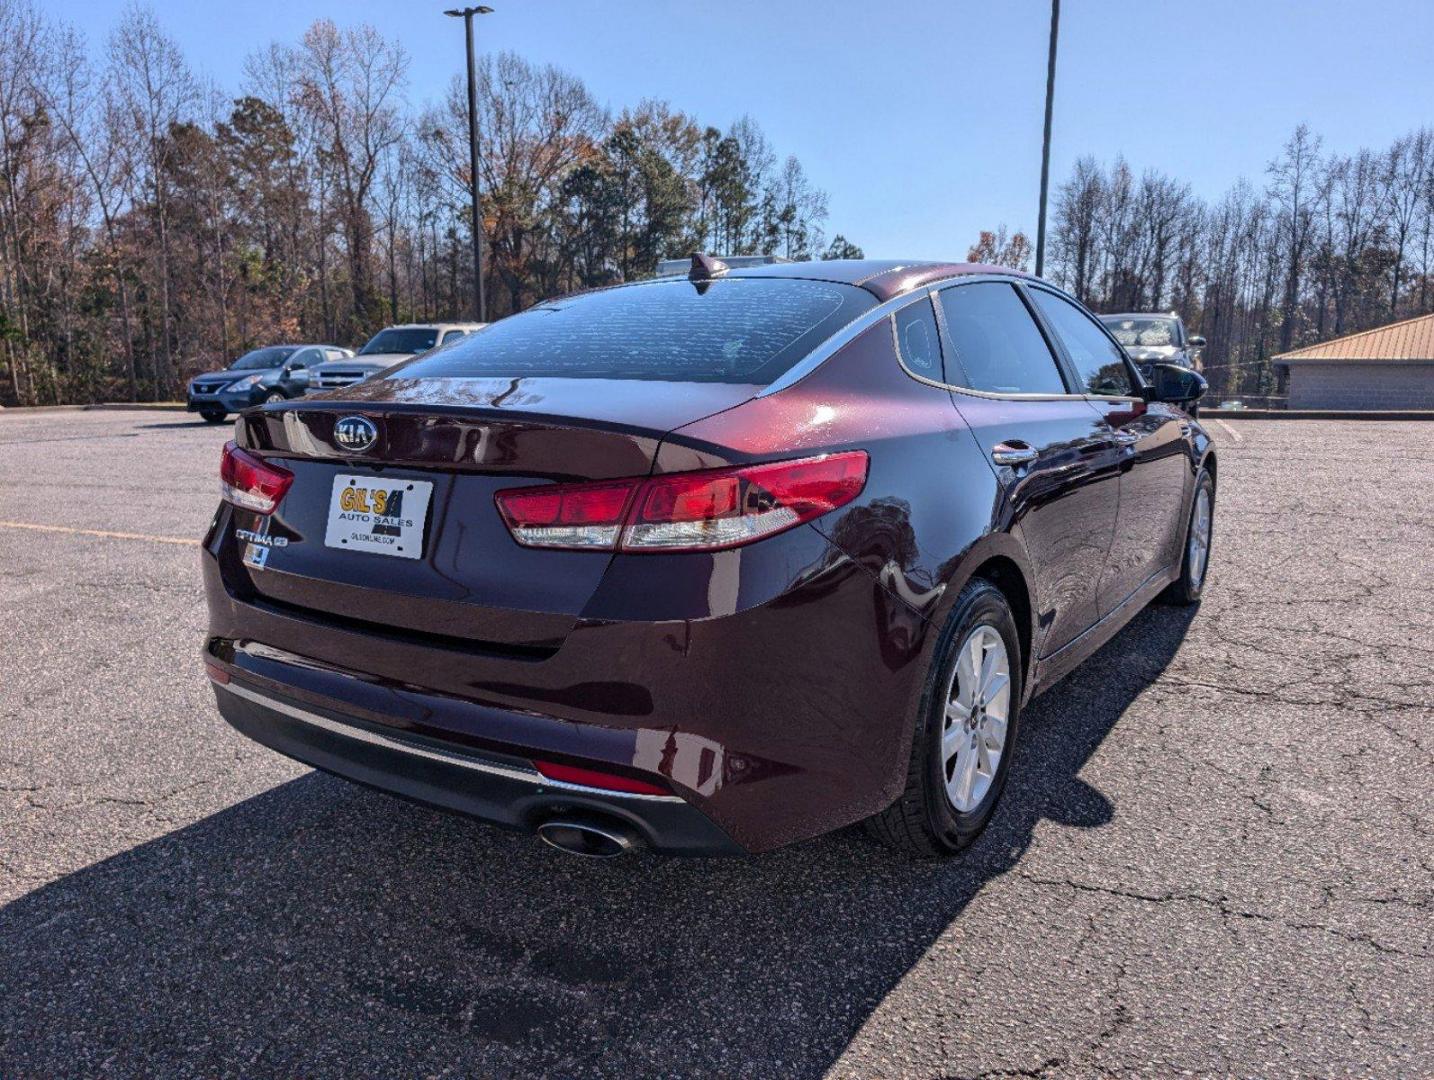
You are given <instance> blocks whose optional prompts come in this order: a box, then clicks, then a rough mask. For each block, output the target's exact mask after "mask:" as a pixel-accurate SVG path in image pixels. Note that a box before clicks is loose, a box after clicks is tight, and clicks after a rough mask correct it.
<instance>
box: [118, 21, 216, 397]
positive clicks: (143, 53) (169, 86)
mask: <svg viewBox="0 0 1434 1080" xmlns="http://www.w3.org/2000/svg"><path fill="white" fill-rule="evenodd" d="M109 52H110V76H109V82H108V86H109V91H110V95H111V97H110V101H111V104H112V106H113V109H114V114H113V118H112V123H113V125H114V129H115V133H116V136H117V137H118V138H119V139H120V140H122V142H121V146H122V148H123V150H124V152H125V153H126V154H127V155H128V157H129V161H128V167H127V168H126V170H125V171H126V174H127V175H128V176H129V177H130V178H131V179H132V181H133V182H134V183H135V184H136V185H137V186H138V187H139V188H140V189H142V190H143V191H144V192H145V197H146V198H147V200H148V207H147V209H148V214H149V217H150V218H151V223H152V229H153V234H154V241H155V243H154V256H155V263H154V273H153V278H152V285H153V290H154V292H155V293H156V294H157V295H158V302H159V310H158V312H157V313H156V314H153V315H152V316H151V341H152V349H151V355H150V364H151V369H150V372H151V386H152V392H153V393H155V394H157V395H168V394H172V393H173V392H174V389H175V365H174V340H173V328H172V326H171V320H170V314H171V313H170V303H171V291H172V289H173V279H172V275H171V250H170V235H169V189H168V185H167V183H166V176H167V174H168V172H169V171H170V168H171V166H172V164H173V161H172V155H173V153H174V144H173V141H172V140H171V139H170V138H169V134H170V129H171V128H172V127H173V126H174V125H176V124H178V123H180V122H181V121H182V120H184V119H185V118H186V117H187V116H188V114H189V113H190V111H191V110H192V109H193V108H194V107H195V105H196V103H197V101H198V90H197V87H196V85H195V82H194V77H193V75H191V74H190V71H189V67H188V65H187V64H186V63H185V61H184V56H183V54H182V53H181V52H180V50H179V46H178V45H176V44H175V43H174V41H173V40H172V39H171V38H169V37H168V36H167V35H166V34H165V33H164V31H163V30H162V29H161V28H160V26H159V23H158V21H157V20H156V19H155V16H154V13H153V12H152V11H149V10H148V9H145V8H139V7H133V8H130V9H129V10H128V11H126V12H125V14H124V16H123V17H122V18H121V19H120V21H119V24H118V25H117V26H116V27H115V29H114V31H113V33H111V34H110V40H109ZM155 324H157V325H155Z"/></svg>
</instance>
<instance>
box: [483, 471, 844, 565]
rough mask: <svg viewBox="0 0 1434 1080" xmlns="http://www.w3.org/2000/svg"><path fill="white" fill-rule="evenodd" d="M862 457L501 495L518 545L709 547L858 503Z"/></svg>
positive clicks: (769, 533)
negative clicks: (853, 502)
mask: <svg viewBox="0 0 1434 1080" xmlns="http://www.w3.org/2000/svg"><path fill="white" fill-rule="evenodd" d="M867 463H868V461H867V455H866V451H864V450H850V451H846V452H844V453H840V454H826V455H823V456H822V457H814V458H802V459H800V460H797V461H776V462H771V463H769V464H763V465H742V466H736V467H733V468H726V469H707V470H704V471H702V472H690V473H671V474H667V475H663V476H655V477H651V478H648V479H641V480H605V481H602V482H599V483H591V484H549V485H547V486H545V487H537V488H517V489H513V490H510V491H500V492H499V493H498V495H497V501H498V508H499V510H500V511H501V512H502V514H503V518H504V520H505V521H506V522H507V523H508V528H509V529H510V530H511V531H512V533H513V536H514V538H515V539H516V540H517V541H518V542H519V543H520V544H526V545H528V546H530V547H549V548H577V549H588V550H591V549H594V548H598V549H605V550H609V551H611V550H612V549H613V548H614V547H618V546H620V548H621V550H623V551H631V552H644V551H716V550H719V549H722V548H730V547H738V546H740V545H742V544H749V543H751V542H752V541H754V540H761V539H763V538H765V537H768V536H774V535H776V534H777V533H779V532H783V531H785V530H787V529H790V528H793V527H794V526H797V525H800V524H802V523H803V522H805V521H811V520H812V519H813V518H817V517H820V516H821V515H822V514H825V513H828V512H830V511H832V510H835V509H836V508H837V507H839V506H842V505H844V504H846V503H849V502H851V500H852V499H855V498H856V497H857V496H858V495H859V494H861V490H862V488H863V487H865V485H866V473H867Z"/></svg>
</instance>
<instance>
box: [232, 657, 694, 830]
mask: <svg viewBox="0 0 1434 1080" xmlns="http://www.w3.org/2000/svg"><path fill="white" fill-rule="evenodd" d="M215 685H216V686H217V687H218V688H219V689H220V690H224V691H227V692H229V693H231V694H234V695H236V696H237V697H241V698H245V699H246V700H248V701H252V702H254V703H255V704H256V705H261V706H263V707H264V708H266V709H273V710H274V711H275V712H278V713H283V714H284V715H285V716H287V717H289V718H290V719H292V720H297V721H299V722H300V723H301V724H308V725H309V726H310V727H316V728H320V729H322V730H324V731H327V732H329V733H330V734H333V735H339V736H341V737H343V738H346V739H352V740H353V741H354V742H361V743H367V744H369V745H370V746H377V747H381V748H382V749H384V750H392V751H394V752H395V753H400V754H405V755H407V756H409V757H421V758H427V759H428V760H430V761H438V762H442V763H443V764H445V765H456V766H458V767H459V768H461V769H468V770H470V771H472V772H478V773H486V774H488V775H489V776H502V777H505V778H506V779H509V780H521V781H523V782H524V783H529V784H535V785H537V786H539V787H545V788H546V787H550V788H557V789H558V790H560V791H571V792H575V793H579V794H583V795H595V796H600V797H602V798H605V799H606V798H614V799H636V800H640V801H644V802H682V801H684V800H683V799H682V798H681V797H680V796H677V795H644V794H641V793H639V792H635V791H610V790H609V789H607V788H595V787H588V786H587V785H586V784H570V783H568V782H567V781H566V780H550V779H548V778H547V777H546V776H544V775H543V774H542V773H540V772H538V770H537V769H515V768H513V767H511V766H508V765H501V764H499V763H498V762H496V761H480V760H478V759H477V758H471V757H468V756H466V755H464V754H458V753H450V752H448V751H445V750H438V749H430V748H428V747H424V746H414V745H412V744H410V743H406V742H403V741H402V740H399V739H391V738H389V737H388V736H387V735H382V734H380V733H379V732H376V731H369V730H368V729H367V728H359V727H354V726H353V725H351V724H345V723H343V722H341V721H338V720H330V719H329V718H328V717H327V716H320V715H319V714H318V713H314V712H310V711H309V710H308V709H301V708H299V707H298V706H297V705H290V704H289V703H288V702H286V701H279V700H278V699H277V698H272V697H269V696H268V695H267V694H261V693H258V692H257V691H254V690H250V689H249V688H248V687H246V686H240V685H239V684H238V683H235V682H229V683H216V684H215Z"/></svg>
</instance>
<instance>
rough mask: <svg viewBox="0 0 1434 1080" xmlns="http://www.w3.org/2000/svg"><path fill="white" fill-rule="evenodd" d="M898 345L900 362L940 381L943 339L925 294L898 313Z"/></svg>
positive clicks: (914, 370)
mask: <svg viewBox="0 0 1434 1080" xmlns="http://www.w3.org/2000/svg"><path fill="white" fill-rule="evenodd" d="M896 347H897V348H898V349H900V350H901V361H902V363H904V364H905V365H906V366H907V368H908V369H910V370H911V371H913V372H915V373H916V374H917V375H921V376H924V377H925V378H928V379H934V380H937V381H940V379H941V339H940V337H939V336H938V334H937V333H936V315H935V313H934V312H933V311H932V310H931V301H930V300H927V299H926V298H925V297H922V299H920V300H918V301H917V302H916V303H914V304H908V305H907V306H906V307H904V308H902V309H901V310H900V311H898V312H897V313H896Z"/></svg>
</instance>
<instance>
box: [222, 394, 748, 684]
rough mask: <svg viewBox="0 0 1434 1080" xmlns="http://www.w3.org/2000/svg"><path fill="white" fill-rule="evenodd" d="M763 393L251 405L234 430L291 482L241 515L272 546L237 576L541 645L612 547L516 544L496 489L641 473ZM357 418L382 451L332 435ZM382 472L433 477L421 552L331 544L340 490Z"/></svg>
mask: <svg viewBox="0 0 1434 1080" xmlns="http://www.w3.org/2000/svg"><path fill="white" fill-rule="evenodd" d="M755 391H756V388H754V387H751V386H742V385H733V384H716V383H713V384H691V383H682V384H670V383H660V382H653V381H640V380H597V379H530V378H525V379H437V380H435V379H424V380H404V379H393V378H388V379H381V380H377V381H375V382H371V383H365V384H360V385H359V386H355V387H352V388H349V389H347V390H343V391H340V392H338V393H337V394H335V395H333V396H331V397H329V398H326V399H322V400H317V401H313V402H303V403H300V404H298V405H290V406H288V407H282V408H274V409H265V410H258V411H255V412H252V413H248V414H246V415H245V416H244V417H243V419H242V420H241V434H240V440H239V441H240V442H241V443H242V444H243V445H245V446H247V447H248V448H250V449H252V450H254V451H256V452H258V453H259V454H260V455H262V456H263V457H265V458H267V459H269V460H271V461H274V462H276V463H277V464H280V465H282V466H283V467H284V468H286V469H289V470H290V471H291V472H293V474H294V482H293V485H292V486H291V488H290V490H289V492H288V494H287V496H286V497H285V498H284V500H283V502H282V503H281V505H280V506H279V508H278V510H277V511H276V512H275V513H274V514H273V515H272V516H271V517H270V518H267V519H264V518H261V517H260V516H259V515H257V514H253V513H250V512H248V511H243V510H236V512H235V525H236V528H237V529H240V530H243V532H241V533H240V534H239V536H238V539H239V541H240V543H241V546H242V545H247V544H254V545H255V546H256V547H262V548H267V551H266V553H265V554H264V555H263V556H262V557H260V556H255V557H254V559H252V560H248V561H245V563H244V565H243V569H242V573H243V574H245V575H247V579H248V587H249V588H250V589H251V590H252V594H253V596H254V597H255V599H256V600H258V601H261V602H266V603H270V604H273V605H277V606H281V607H284V608H287V609H292V610H295V611H297V612H301V613H308V614H310V615H312V616H314V617H319V618H327V619H332V620H340V621H344V622H346V623H350V624H353V626H354V628H356V629H361V630H369V631H371V632H375V633H392V632H399V633H411V634H420V635H424V636H427V637H431V638H435V639H438V641H439V643H442V642H450V643H452V644H454V645H460V646H461V645H474V646H490V647H497V648H505V649H510V650H517V651H518V652H519V653H530V654H532V655H534V656H541V655H543V654H544V653H545V652H547V651H551V650H552V649H555V648H557V647H558V646H559V645H560V644H561V643H562V641H563V640H564V639H565V638H566V636H567V634H568V632H569V631H571V629H572V628H573V626H574V625H575V623H576V622H577V619H578V618H579V616H580V615H581V613H582V610H583V608H584V607H585V605H586V604H587V602H588V599H589V598H590V597H591V595H592V593H593V591H594V590H595V589H596V588H597V585H598V583H599V581H600V579H601V577H602V574H603V572H604V571H605V570H606V568H607V563H608V560H609V558H610V554H609V553H608V552H605V551H594V552H583V551H544V550H536V549H532V548H526V547H523V546H521V545H519V544H518V543H517V542H516V541H514V539H513V537H512V535H511V534H510V533H509V532H508V529H507V527H506V525H505V524H504V522H503V520H502V517H501V515H500V514H499V512H498V509H497V507H496V505H495V503H494V496H495V495H496V494H497V492H499V491H501V490H503V489H505V488H511V487H516V486H526V485H532V484H540V483H543V482H544V481H571V480H601V479H608V478H613V477H626V476H641V475H645V474H647V473H648V472H649V471H650V469H651V466H652V462H653V459H654V457H655V455H656V451H657V447H658V445H659V444H660V443H661V441H662V438H663V436H664V435H665V434H666V433H667V432H668V431H670V430H672V429H673V428H676V427H679V426H682V425H683V424H686V423H690V422H691V421H693V420H696V419H699V418H701V417H703V416H708V415H711V414H712V413H715V412H719V411H721V410H723V409H726V408H730V407H731V406H733V405H736V404H739V403H740V402H741V401H743V400H746V399H747V398H750V397H751V396H752V395H753V394H754V393H755ZM348 417H362V418H364V419H365V420H367V421H368V422H369V423H370V424H372V425H373V434H374V436H375V437H374V440H373V443H372V445H371V446H369V447H366V448H361V449H355V450H349V449H345V448H344V447H343V446H342V445H341V444H340V441H339V439H338V438H337V437H336V434H335V432H336V429H337V427H338V425H339V422H340V421H341V420H344V419H345V418H348ZM375 481H379V482H381V483H382V486H388V485H390V484H391V485H394V486H397V487H408V486H409V485H411V484H415V483H417V484H423V483H427V484H432V490H431V493H430V495H429V498H428V501H427V511H426V520H425V522H424V525H423V532H422V553H421V555H420V556H419V557H417V558H407V557H405V558H400V557H396V556H394V555H387V554H378V553H375V552H371V551H355V550H341V549H337V548H335V547H330V546H328V545H327V544H326V543H325V537H326V532H327V529H328V525H329V520H330V514H331V504H333V503H334V501H335V500H336V499H337V497H338V496H337V495H336V494H335V493H336V492H337V491H341V490H342V489H344V488H345V487H349V486H353V485H359V486H362V485H363V484H366V483H373V482H375ZM244 533H254V534H258V535H260V536H262V537H264V539H260V540H253V539H246V537H245V535H244ZM260 563H261V564H260Z"/></svg>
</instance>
